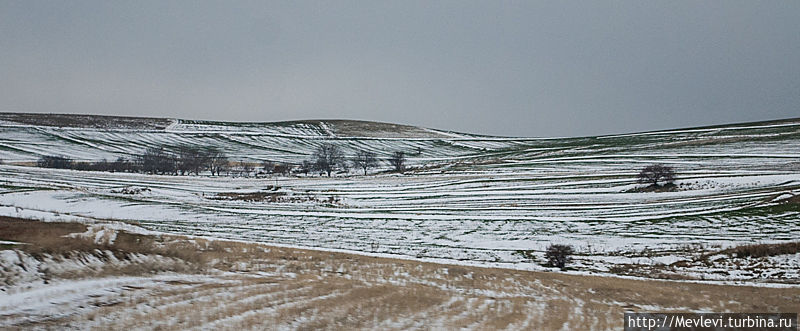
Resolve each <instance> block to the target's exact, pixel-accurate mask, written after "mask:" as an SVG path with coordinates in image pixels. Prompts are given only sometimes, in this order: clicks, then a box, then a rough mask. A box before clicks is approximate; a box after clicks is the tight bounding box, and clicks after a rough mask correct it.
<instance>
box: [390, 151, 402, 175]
mask: <svg viewBox="0 0 800 331" xmlns="http://www.w3.org/2000/svg"><path fill="white" fill-rule="evenodd" d="M389 163H390V164H391V165H392V167H394V170H395V171H397V172H399V173H402V172H403V171H405V170H406V166H405V164H406V153H403V152H400V151H397V152H394V153H392V156H391V157H389Z"/></svg>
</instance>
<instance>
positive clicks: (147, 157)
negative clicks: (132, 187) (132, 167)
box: [136, 147, 177, 175]
mask: <svg viewBox="0 0 800 331" xmlns="http://www.w3.org/2000/svg"><path fill="white" fill-rule="evenodd" d="M136 161H137V163H138V166H139V168H140V169H141V170H142V171H143V172H146V173H149V174H160V175H163V174H168V173H173V174H177V170H176V167H175V156H174V155H171V154H169V153H167V152H166V151H164V148H162V147H150V148H148V149H147V150H146V151H145V152H144V153H143V154H142V155H139V156H138V157H137V160H136Z"/></svg>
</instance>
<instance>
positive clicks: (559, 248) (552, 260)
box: [544, 244, 574, 270]
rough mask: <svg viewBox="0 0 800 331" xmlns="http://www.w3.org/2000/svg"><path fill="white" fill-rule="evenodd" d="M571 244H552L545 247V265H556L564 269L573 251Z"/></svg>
mask: <svg viewBox="0 0 800 331" xmlns="http://www.w3.org/2000/svg"><path fill="white" fill-rule="evenodd" d="M573 252H574V251H573V249H572V246H569V245H559V244H552V245H550V246H549V247H547V251H546V252H545V253H544V257H545V258H546V259H547V265H548V266H550V267H558V268H561V270H564V269H565V268H566V266H567V263H569V262H570V261H572V258H570V255H572V253H573Z"/></svg>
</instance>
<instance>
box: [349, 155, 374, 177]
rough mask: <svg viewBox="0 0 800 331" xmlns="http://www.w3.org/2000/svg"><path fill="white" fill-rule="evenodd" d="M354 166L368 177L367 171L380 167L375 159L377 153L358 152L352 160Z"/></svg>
mask: <svg viewBox="0 0 800 331" xmlns="http://www.w3.org/2000/svg"><path fill="white" fill-rule="evenodd" d="M350 162H352V163H353V166H354V167H356V168H360V169H363V170H364V176H366V175H367V169H369V168H374V167H375V166H377V165H378V160H377V159H376V158H375V153H373V152H369V151H358V153H356V155H353V158H352V159H351V160H350Z"/></svg>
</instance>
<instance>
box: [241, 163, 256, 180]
mask: <svg viewBox="0 0 800 331" xmlns="http://www.w3.org/2000/svg"><path fill="white" fill-rule="evenodd" d="M251 172H253V165H252V164H250V163H249V162H247V161H245V160H240V161H239V175H240V176H243V177H250V173H251Z"/></svg>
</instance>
